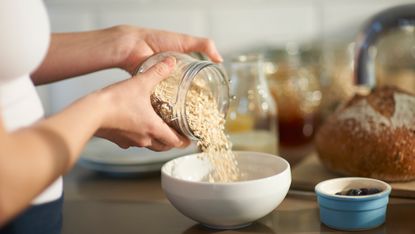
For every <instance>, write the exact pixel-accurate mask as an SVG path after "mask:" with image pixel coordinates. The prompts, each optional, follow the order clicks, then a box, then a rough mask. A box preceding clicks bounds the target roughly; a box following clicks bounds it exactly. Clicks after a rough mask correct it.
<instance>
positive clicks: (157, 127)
mask: <svg viewBox="0 0 415 234" xmlns="http://www.w3.org/2000/svg"><path fill="white" fill-rule="evenodd" d="M157 122H158V123H153V125H152V126H151V129H149V135H150V137H151V138H152V139H155V140H157V141H158V142H160V143H162V144H164V145H169V146H172V147H178V148H183V147H186V146H187V145H189V144H190V140H189V139H187V138H186V137H184V136H182V135H180V134H179V133H177V132H176V131H175V130H174V129H172V128H171V127H170V126H169V125H167V124H166V123H165V122H164V121H163V120H162V119H160V121H157Z"/></svg>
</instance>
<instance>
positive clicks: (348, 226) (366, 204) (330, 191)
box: [315, 177, 391, 231]
mask: <svg viewBox="0 0 415 234" xmlns="http://www.w3.org/2000/svg"><path fill="white" fill-rule="evenodd" d="M360 188H377V189H379V190H380V191H381V192H379V193H375V194H371V195H364V196H345V195H335V194H336V193H337V192H343V191H347V190H349V189H360ZM315 192H316V194H317V200H318V203H319V206H320V221H321V222H322V223H323V224H325V225H326V226H328V227H330V228H334V229H338V230H344V231H359V230H367V229H372V228H375V227H378V226H380V225H381V224H383V223H384V222H385V216H386V207H387V204H388V201H389V194H390V192H391V186H390V185H389V184H387V183H385V182H383V181H380V180H376V179H370V178H362V177H344V178H337V179H331V180H326V181H323V182H320V183H319V184H317V185H316V187H315Z"/></svg>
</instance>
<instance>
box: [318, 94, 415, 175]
mask: <svg viewBox="0 0 415 234" xmlns="http://www.w3.org/2000/svg"><path fill="white" fill-rule="evenodd" d="M315 145H316V149H317V152H318V155H319V157H320V160H321V162H322V163H323V164H324V165H325V166H326V167H327V168H328V169H329V170H331V171H333V172H336V173H339V174H341V175H347V176H364V177H372V178H377V179H381V180H385V181H390V182H391V181H407V180H412V179H415V96H414V95H413V94H410V93H407V92H404V91H402V90H399V89H397V88H395V87H391V86H383V87H379V88H377V89H375V90H373V91H372V92H371V93H370V94H369V95H367V96H362V95H355V96H354V97H353V98H352V99H351V100H349V101H348V102H347V103H346V104H345V105H344V106H342V107H341V108H339V109H338V110H337V111H336V112H335V113H334V114H333V115H331V116H330V117H329V118H328V119H327V121H326V122H325V123H324V124H323V125H322V126H321V128H320V129H319V131H318V132H317V135H316V138H315Z"/></svg>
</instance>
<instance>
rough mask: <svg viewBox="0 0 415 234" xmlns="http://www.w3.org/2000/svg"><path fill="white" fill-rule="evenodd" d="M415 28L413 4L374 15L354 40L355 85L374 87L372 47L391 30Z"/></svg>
mask: <svg viewBox="0 0 415 234" xmlns="http://www.w3.org/2000/svg"><path fill="white" fill-rule="evenodd" d="M413 26H415V4H407V5H400V6H396V7H392V8H389V9H386V10H384V11H381V12H379V13H378V14H376V15H374V16H373V17H372V18H370V19H369V21H368V22H367V23H366V24H365V25H364V27H363V29H362V30H361V32H360V33H359V35H358V37H357V39H356V53H355V63H354V75H355V83H356V84H357V85H365V86H368V87H369V88H373V87H374V86H375V85H376V75H375V56H376V50H374V45H375V43H376V42H377V40H378V38H380V36H382V35H384V34H385V33H386V32H389V31H390V30H392V29H397V28H403V27H413Z"/></svg>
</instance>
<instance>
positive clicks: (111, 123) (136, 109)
mask: <svg viewBox="0 0 415 234" xmlns="http://www.w3.org/2000/svg"><path fill="white" fill-rule="evenodd" d="M174 66H175V59H174V57H168V58H166V59H165V60H164V61H162V62H161V63H158V64H156V65H155V66H153V67H151V68H150V69H149V70H148V71H146V72H145V73H142V74H139V75H137V76H134V77H132V78H131V79H129V80H125V81H122V82H119V83H116V84H114V85H111V86H109V87H107V88H105V89H103V90H100V91H98V92H99V93H100V95H102V96H103V97H104V100H105V101H106V106H107V110H108V112H107V114H106V115H105V116H104V119H103V122H102V126H101V128H100V129H99V130H98V132H97V133H96V135H97V136H99V137H102V138H106V139H108V140H110V141H112V142H114V143H116V144H117V145H119V146H120V147H122V148H128V147H130V146H139V147H147V148H149V149H152V150H154V151H164V150H168V149H170V148H172V147H185V146H187V145H188V144H189V143H190V141H189V140H188V139H187V138H185V137H183V136H181V135H179V134H178V133H177V132H176V131H174V130H173V129H172V128H170V127H169V126H168V125H167V124H166V123H165V122H164V121H163V120H162V119H161V118H160V117H159V116H158V115H157V113H156V112H155V111H154V109H153V107H152V105H151V102H150V95H151V92H152V90H153V89H154V87H155V86H156V85H157V84H158V83H159V82H160V81H162V80H163V79H164V78H166V77H167V76H168V74H169V73H170V72H171V70H172V69H173V67H174Z"/></svg>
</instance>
